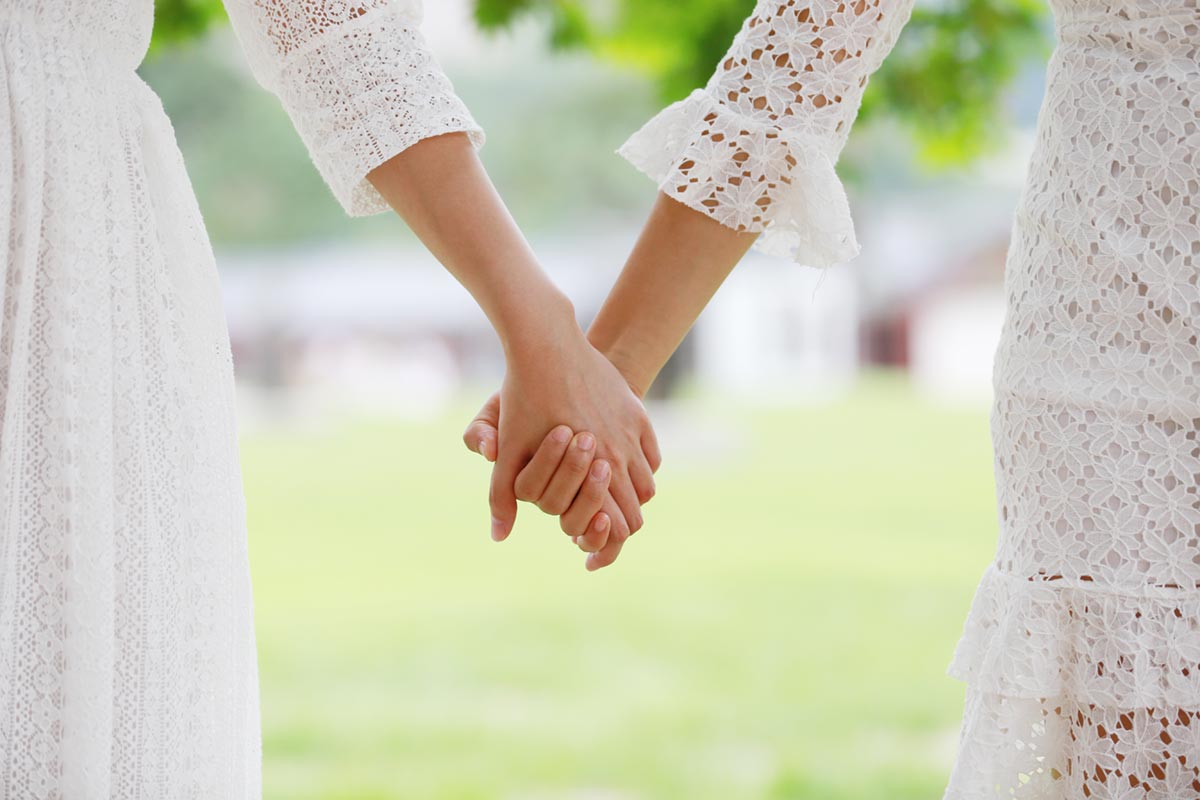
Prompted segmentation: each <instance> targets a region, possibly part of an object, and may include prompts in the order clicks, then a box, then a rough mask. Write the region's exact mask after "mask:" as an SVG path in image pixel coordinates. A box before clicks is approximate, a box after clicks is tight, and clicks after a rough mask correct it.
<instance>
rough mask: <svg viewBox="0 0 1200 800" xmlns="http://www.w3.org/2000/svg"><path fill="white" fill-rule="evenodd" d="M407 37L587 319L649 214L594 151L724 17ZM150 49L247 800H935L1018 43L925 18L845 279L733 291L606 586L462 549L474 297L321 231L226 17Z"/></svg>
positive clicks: (323, 197)
mask: <svg viewBox="0 0 1200 800" xmlns="http://www.w3.org/2000/svg"><path fill="white" fill-rule="evenodd" d="M425 5H426V17H427V23H426V33H427V35H428V37H429V39H430V40H431V43H432V45H433V47H434V50H435V51H436V52H437V54H438V56H439V58H440V59H441V61H442V62H443V65H444V66H445V67H446V69H447V72H448V73H449V74H450V75H451V77H452V78H453V80H454V82H455V85H456V87H457V89H458V90H459V92H460V94H461V95H462V96H463V97H464V99H465V100H466V102H467V104H468V105H469V106H470V107H471V108H472V110H473V111H474V113H475V115H476V116H477V118H478V119H479V121H480V122H481V123H482V125H483V126H484V128H485V129H486V130H487V132H488V136H489V142H488V145H487V146H486V148H485V149H484V151H483V157H484V160H485V162H486V164H487V166H488V169H489V171H490V172H491V173H492V175H493V177H494V179H495V181H496V183H497V184H498V186H499V188H500V190H501V192H502V193H503V195H504V196H505V198H506V200H507V201H508V202H509V204H510V206H511V208H512V209H513V211H514V214H515V215H516V217H517V219H518V221H519V222H520V223H521V224H522V226H523V227H524V228H525V230H526V231H527V233H528V235H529V236H530V238H531V240H532V241H533V243H534V245H535V249H537V250H538V252H539V254H540V255H541V257H542V259H543V261H544V263H545V266H546V268H547V269H548V271H549V272H550V273H551V274H552V276H553V277H554V278H555V279H556V280H557V281H558V282H559V283H560V284H561V285H562V286H563V287H564V288H565V289H566V290H567V291H568V293H570V294H571V296H572V297H573V298H574V299H575V301H576V305H577V308H578V309H579V311H580V314H581V316H582V317H583V318H584V320H585V321H586V318H587V317H589V316H590V315H591V314H592V313H594V311H595V310H596V308H597V307H598V306H599V304H600V302H601V301H602V299H603V297H604V294H605V291H606V289H607V287H608V286H609V285H611V282H612V280H613V279H614V277H615V276H616V274H617V272H618V271H619V269H620V266H621V263H622V261H623V258H624V255H625V254H626V253H627V252H628V250H629V247H630V246H631V244H632V242H633V239H634V237H635V236H636V233H637V229H638V227H639V223H640V221H641V219H642V218H644V215H645V213H646V211H647V210H648V208H649V205H650V203H651V202H652V200H653V194H654V192H653V186H652V185H651V184H649V183H648V182H647V181H645V179H644V178H643V177H642V176H640V175H638V174H637V173H636V172H635V171H634V170H633V169H632V168H630V167H628V166H627V165H626V164H624V162H622V161H621V160H620V159H618V158H617V157H616V156H615V155H613V151H614V150H615V148H616V147H617V146H619V145H620V143H621V142H622V141H623V140H624V138H625V137H626V136H627V135H628V134H629V133H631V132H632V131H633V130H636V129H637V128H638V127H639V126H640V125H641V124H642V123H643V122H644V121H645V120H646V119H648V118H649V117H650V116H651V115H652V114H653V113H655V112H656V111H657V110H658V109H659V108H660V107H661V105H662V104H663V103H664V102H667V101H669V100H674V99H677V98H678V97H680V96H682V95H684V94H686V93H687V92H688V91H690V89H692V88H693V87H694V86H696V85H698V84H701V83H703V82H704V81H705V80H706V79H707V75H708V74H709V72H710V71H711V69H712V68H713V66H714V65H715V64H716V62H717V61H718V59H719V58H720V56H721V55H722V53H723V52H724V49H725V47H726V46H727V45H728V42H729V41H730V39H731V38H732V36H733V34H734V32H735V31H736V30H737V28H738V26H739V25H740V23H741V21H742V19H744V17H745V16H746V14H747V13H749V10H750V9H751V8H752V7H753V2H750V1H749V0H609V2H596V1H592V2H589V1H588V0H477V2H469V1H468V0H427V2H426V3H425ZM157 13H158V25H157V29H156V30H157V32H156V40H155V46H154V49H153V53H152V55H151V57H150V58H149V59H148V61H147V63H146V65H145V66H144V67H143V69H142V74H143V76H144V77H145V78H146V79H147V81H148V82H149V83H150V84H151V85H152V86H153V87H154V88H155V89H156V90H157V91H158V92H159V93H160V95H161V96H162V97H163V100H164V104H165V106H166V108H167V110H168V113H169V114H170V115H171V117H172V119H173V120H174V123H175V126H176V129H177V132H178V135H179V140H180V145H181V147H182V149H183V151H184V155H185V157H186V159H187V163H188V167H189V171H190V173H191V177H192V180H193V182H194V184H195V186H196V189H197V192H198V194H199V197H200V201H201V206H202V209H203V211H204V214H205V220H206V223H207V225H208V228H209V231H210V233H211V235H212V237H213V240H214V243H215V246H216V249H217V255H218V263H219V266H220V269H221V273H222V282H223V285H224V288H225V294H226V301H227V313H228V316H229V322H230V328H231V335H232V338H233V344H234V353H235V359H236V363H237V373H238V380H239V392H240V397H241V407H242V408H241V411H242V416H241V425H242V430H243V439H244V446H243V452H244V459H245V465H244V468H245V477H246V489H247V499H248V504H249V510H250V537H251V549H252V558H253V570H254V575H255V585H256V597H257V604H258V623H259V644H260V653H261V659H262V682H263V702H264V707H263V711H264V736H265V739H264V744H265V762H266V774H265V780H266V794H267V797H268V798H279V800H283V798H289V799H291V798H300V799H301V800H317V799H318V798H319V799H320V800H334V799H335V798H336V799H338V800H350V799H351V798H353V800H374V799H377V798H379V799H381V798H388V799H389V800H390V799H391V798H463V799H464V800H465V799H466V798H506V799H507V798H514V799H516V798H531V799H532V798H580V799H581V800H582V799H584V798H586V799H587V800H609V799H610V798H611V799H612V800H626V799H629V800H633V799H634V798H689V800H690V799H692V798H714V799H715V798H720V800H731V799H732V798H806V799H807V798H822V800H849V799H850V798H854V799H855V800H858V799H859V798H872V799H873V798H881V799H882V798H887V800H903V798H933V797H937V796H940V791H941V785H942V783H943V781H944V778H945V774H946V771H947V769H948V767H949V764H950V761H951V759H952V756H953V751H954V738H955V735H956V728H957V722H958V714H959V711H960V706H959V704H960V702H961V689H960V688H959V686H958V685H957V684H955V683H954V682H953V681H951V680H950V679H948V678H946V677H944V676H943V669H944V666H945V664H946V662H947V661H948V659H949V656H950V653H951V650H952V648H953V645H954V641H955V638H956V636H957V634H958V632H959V630H960V626H961V622H962V618H963V616H964V614H965V612H966V609H967V604H968V603H969V600H970V596H971V591H972V589H973V587H974V584H975V581H976V579H977V578H978V575H979V573H980V572H981V571H982V569H983V567H984V565H985V564H986V562H987V559H988V557H989V555H990V553H991V549H992V544H993V539H994V535H995V526H994V513H993V507H992V489H991V458H990V454H989V443H988V435H987V403H988V399H989V384H990V376H991V357H992V353H993V351H994V349H995V345H996V341H997V338H998V334H999V327H1000V322H1001V318H1002V315H1003V289H1002V284H1001V281H1002V274H1003V265H1004V257H1005V252H1006V249H1007V245H1008V235H1009V229H1010V225H1011V214H1012V210H1013V207H1014V205H1015V203H1016V199H1017V193H1018V191H1019V188H1020V183H1021V180H1022V178H1023V175H1024V169H1025V162H1026V159H1027V157H1028V153H1029V149H1030V147H1031V143H1032V139H1033V134H1032V127H1033V123H1034V121H1035V117H1036V113H1037V108H1038V105H1039V103H1040V101H1041V92H1042V77H1043V61H1044V57H1045V55H1046V51H1047V43H1048V26H1049V20H1048V17H1047V14H1046V13H1045V12H1044V11H1043V10H1042V8H1041V6H1040V5H1039V4H1037V3H1033V4H1031V3H1030V2H1026V1H1025V0H934V1H930V2H921V3H918V8H917V11H916V12H915V14H914V18H913V22H912V24H911V25H910V27H909V29H908V30H906V32H905V33H904V35H903V36H902V38H901V41H900V44H899V46H898V47H897V50H896V52H895V54H894V55H893V57H892V59H890V60H889V62H888V63H887V64H886V65H885V67H884V68H883V70H882V71H881V72H880V74H879V75H878V76H877V77H876V79H875V80H873V81H872V84H871V88H870V91H869V94H868V98H867V101H866V104H865V106H864V114H863V118H862V120H861V124H860V126H859V127H858V128H857V129H856V131H855V133H854V135H853V137H852V139H851V143H850V146H849V147H848V149H847V151H846V153H845V155H844V156H843V160H842V162H841V164H840V165H839V171H840V172H841V174H842V175H843V177H844V178H846V180H847V182H848V184H849V188H850V193H851V206H852V208H853V209H854V214H855V219H856V223H857V226H858V230H859V236H860V240H861V242H862V245H863V255H862V256H861V257H860V258H858V259H857V260H856V261H855V262H854V263H853V264H850V265H845V266H842V267H839V268H837V269H834V270H831V271H828V272H826V273H817V272H815V271H812V270H808V269H804V268H797V267H795V266H794V265H791V264H787V263H783V262H779V261H776V260H772V259H769V258H765V257H761V256H756V255H755V256H751V257H749V258H748V259H747V260H746V263H744V264H743V265H742V266H741V267H739V269H738V270H737V271H736V272H735V274H734V276H733V277H732V278H731V280H730V282H729V284H728V285H727V286H726V287H725V288H724V289H723V290H722V292H721V294H720V295H719V296H718V298H717V300H716V301H715V302H714V304H713V306H712V307H711V308H710V309H709V311H708V312H707V313H706V314H705V316H704V317H703V318H702V320H701V322H700V323H699V324H698V325H697V327H696V330H695V331H694V332H693V334H692V335H691V336H690V337H689V338H688V340H687V342H686V343H685V346H684V347H683V348H682V350H681V352H680V353H679V355H678V356H677V357H676V358H675V359H674V360H673V361H672V363H671V365H670V366H669V368H668V370H667V373H666V374H665V376H664V379H663V380H662V381H661V382H660V384H659V385H658V386H656V390H655V397H654V401H653V407H652V414H653V416H654V418H655V421H656V423H657V424H658V426H659V428H660V432H661V435H662V439H663V444H664V450H665V452H666V464H665V466H664V468H663V471H662V473H661V476H660V493H659V497H658V498H656V499H655V501H654V502H653V503H652V504H651V505H650V506H649V507H648V509H647V519H648V524H647V528H646V530H645V532H644V533H642V534H639V536H638V537H637V538H636V539H635V541H634V542H633V543H632V544H631V546H630V548H629V549H628V552H627V555H626V556H625V557H624V558H623V559H622V562H621V563H620V565H619V566H618V567H616V568H615V569H614V570H611V571H609V572H607V573H605V574H599V575H586V574H584V572H583V570H582V565H581V562H580V560H579V559H578V557H577V554H575V553H573V552H572V551H571V548H570V547H569V546H568V545H567V543H566V542H565V541H561V539H562V536H561V534H560V533H558V532H557V528H556V526H555V525H554V524H553V522H552V521H549V520H544V519H540V518H537V517H536V515H535V514H534V513H533V512H532V511H529V510H526V511H525V512H523V514H522V517H521V520H520V521H519V523H518V530H517V536H516V537H515V538H514V540H513V541H511V542H509V543H507V544H505V545H504V546H501V547H497V546H495V545H492V544H491V543H490V542H489V541H488V539H487V534H486V532H485V522H486V519H487V508H486V481H487V472H488V470H487V466H486V465H485V464H483V463H482V462H481V461H479V460H478V459H477V458H476V457H474V456H471V455H470V454H467V453H465V452H463V451H462V450H461V445H460V444H459V442H458V433H459V431H460V429H461V427H462V425H463V424H465V422H466V421H467V420H468V419H469V417H470V415H471V413H472V412H473V411H474V406H475V405H476V404H477V403H479V402H481V401H482V399H483V398H484V397H485V396H486V394H487V393H488V392H489V391H490V390H491V389H492V388H494V387H495V386H496V385H497V384H498V382H499V380H500V377H501V376H502V373H503V363H502V358H501V353H500V350H499V347H498V345H497V344H496V342H495V340H494V338H493V336H492V334H491V332H490V329H489V328H488V327H487V324H486V320H485V319H484V318H483V316H482V314H481V313H480V312H479V311H478V310H477V309H476V308H475V307H474V305H473V304H472V302H471V300H470V297H469V296H468V295H467V294H466V293H465V292H464V291H463V290H462V289H461V288H459V287H458V286H457V285H456V284H455V283H454V282H453V280H452V279H451V278H450V277H449V276H448V275H447V274H445V272H444V271H443V270H441V268H440V267H439V266H438V265H437V264H436V262H434V261H433V259H432V258H431V257H430V256H429V255H428V254H426V253H425V252H424V251H423V250H422V249H421V248H420V246H419V243H418V242H416V241H415V239H414V238H413V237H412V236H411V234H409V233H408V232H407V231H406V230H405V228H404V226H403V225H402V223H400V222H399V221H398V220H397V219H395V218H394V217H389V216H381V217H376V218H371V219H367V220H350V219H347V218H345V217H344V215H343V214H342V213H341V211H340V209H339V208H338V207H337V206H336V204H335V203H334V201H333V200H332V198H331V197H330V196H329V193H328V191H327V190H326V189H325V187H324V186H323V184H322V183H321V182H320V179H319V177H318V176H317V175H316V172H315V170H314V169H313V168H312V166H311V165H310V164H309V162H308V158H307V156H306V154H305V152H304V149H303V147H302V145H301V144H300V142H299V140H298V139H297V137H296V135H295V133H294V132H293V131H292V129H291V126H290V124H289V122H288V121H287V119H286V116H285V115H284V114H283V112H282V111H281V109H280V107H279V105H278V103H277V102H276V101H275V100H274V99H273V98H271V97H270V96H269V95H266V94H265V93H264V92H263V91H261V90H260V89H259V88H258V87H257V86H256V85H255V84H254V83H253V81H252V79H251V78H250V77H249V75H248V71H247V69H246V67H245V64H244V62H243V59H242V57H241V55H240V53H239V52H238V50H237V46H236V42H235V40H234V38H233V36H232V34H231V33H230V32H229V31H228V29H227V27H226V26H225V24H224V21H223V18H222V15H221V10H220V3H219V2H215V1H214V0H167V1H164V0H160V1H159V3H158V6H157Z"/></svg>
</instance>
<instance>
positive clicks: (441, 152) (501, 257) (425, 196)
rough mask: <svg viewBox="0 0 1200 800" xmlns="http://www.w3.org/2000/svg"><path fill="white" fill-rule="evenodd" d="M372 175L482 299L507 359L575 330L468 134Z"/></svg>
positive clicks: (423, 145) (443, 139)
mask: <svg viewBox="0 0 1200 800" xmlns="http://www.w3.org/2000/svg"><path fill="white" fill-rule="evenodd" d="M367 179H368V180H369V181H370V182H371V184H372V185H373V186H374V187H375V188H376V189H377V190H378V191H379V193H380V194H381V195H383V198H384V199H385V200H386V201H387V202H388V204H389V205H390V206H391V207H392V208H393V209H395V211H396V213H397V214H399V215H400V216H401V217H402V218H403V219H404V221H405V222H407V223H408V225H409V227H410V228H412V230H413V232H414V233H416V234H417V236H418V237H419V238H420V239H421V241H422V242H423V243H424V244H425V246H426V247H428V248H429V251H430V252H431V253H433V255H434V256H436V257H437V259H438V260H439V261H440V262H441V263H442V264H443V266H445V267H446V269H447V270H448V271H449V272H450V273H451V274H452V275H454V277H455V278H457V279H458V281H459V282H460V283H461V284H462V285H463V286H464V287H466V289H467V291H468V292H470V293H471V296H472V297H474V298H475V300H476V302H478V303H479V306H480V308H482V309H483V311H484V313H485V314H487V317H488V319H489V320H490V321H491V323H492V326H493V327H494V328H495V329H496V333H497V334H498V335H499V337H500V340H501V342H502V344H503V345H504V350H505V353H506V354H507V355H508V357H509V358H510V359H511V358H513V357H514V356H516V357H520V356H522V355H524V354H526V353H528V352H530V351H531V350H536V349H537V348H538V347H539V346H541V345H545V344H546V343H547V341H548V340H550V338H551V337H554V336H559V335H567V336H570V335H571V333H572V329H574V328H575V327H576V324H575V314H574V309H573V308H572V306H571V302H570V301H569V300H568V299H567V297H566V295H564V294H563V293H562V292H561V291H559V289H558V288H557V287H556V286H555V285H554V283H553V282H551V281H550V279H549V278H548V277H547V276H546V274H545V273H544V272H543V271H542V269H541V267H540V266H539V265H538V262H537V259H536V257H535V256H534V254H533V251H532V250H531V249H530V247H529V245H528V244H527V243H526V241H525V237H524V236H523V235H522V234H521V231H520V229H519V228H518V227H517V225H516V223H515V222H514V221H513V219H512V216H511V215H510V214H509V213H508V209H507V208H506V207H505V205H504V202H503V201H502V200H501V199H500V195H499V194H497V192H496V190H495V188H494V187H493V185H492V182H491V179H490V178H489V177H488V174H487V172H486V171H485V170H484V168H483V164H481V163H480V161H479V157H478V155H476V152H475V147H474V146H473V145H472V144H471V141H470V139H468V138H467V136H466V134H462V133H451V134H447V135H444V136H436V137H434V138H431V139H424V140H422V141H420V142H418V143H417V144H415V145H413V146H412V147H410V148H409V149H407V150H405V151H404V152H403V153H401V154H400V155H398V156H396V157H394V158H392V159H391V160H389V161H387V162H385V163H384V164H383V165H382V166H380V167H378V168H376V169H375V170H373V171H372V172H371V173H370V174H369V175H368V176H367ZM530 309H537V313H531V311H530Z"/></svg>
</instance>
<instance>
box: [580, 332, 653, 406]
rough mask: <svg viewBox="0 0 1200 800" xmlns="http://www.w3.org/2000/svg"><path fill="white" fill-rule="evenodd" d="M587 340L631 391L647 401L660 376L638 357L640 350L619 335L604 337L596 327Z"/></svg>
mask: <svg viewBox="0 0 1200 800" xmlns="http://www.w3.org/2000/svg"><path fill="white" fill-rule="evenodd" d="M587 339H588V342H589V343H590V344H591V345H592V347H594V348H596V350H598V351H600V353H601V354H602V355H603V356H604V357H605V358H607V359H608V361H609V363H611V364H612V365H613V366H614V367H616V369H617V372H619V373H621V377H623V378H624V379H625V382H626V383H627V384H629V388H630V390H632V391H633V393H634V394H636V395H637V396H638V399H639V400H642V399H645V397H646V392H647V391H649V389H650V384H652V383H654V379H655V378H656V377H657V376H658V370H657V369H654V368H653V367H650V366H647V365H646V364H645V363H644V359H641V358H639V357H638V348H637V347H636V346H634V345H632V344H630V343H629V342H626V341H625V340H624V338H623V337H621V336H619V335H617V336H605V335H603V332H602V331H600V330H598V329H597V326H595V325H593V326H592V327H591V328H590V329H589V330H588V332H587Z"/></svg>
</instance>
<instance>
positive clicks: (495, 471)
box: [488, 453, 521, 542]
mask: <svg viewBox="0 0 1200 800" xmlns="http://www.w3.org/2000/svg"><path fill="white" fill-rule="evenodd" d="M520 467H521V462H520V461H519V460H517V459H514V458H512V457H511V456H510V455H509V454H508V453H504V454H503V455H502V456H499V457H498V458H497V460H496V463H495V465H494V466H493V467H492V485H491V489H490V490H489V491H488V505H490V506H491V508H492V541H496V542H503V541H504V540H505V539H507V538H508V534H509V533H511V532H512V528H513V525H515V524H516V522H517V495H516V491H515V490H514V489H513V486H514V484H516V482H517V473H518V472H519V471H520Z"/></svg>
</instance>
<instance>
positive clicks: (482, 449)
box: [479, 436, 487, 458]
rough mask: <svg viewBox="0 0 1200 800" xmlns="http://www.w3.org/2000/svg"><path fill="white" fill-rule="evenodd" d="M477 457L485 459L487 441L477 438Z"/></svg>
mask: <svg viewBox="0 0 1200 800" xmlns="http://www.w3.org/2000/svg"><path fill="white" fill-rule="evenodd" d="M479 455H481V456H483V457H484V458H487V439H485V438H483V437H482V436H480V437H479Z"/></svg>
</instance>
